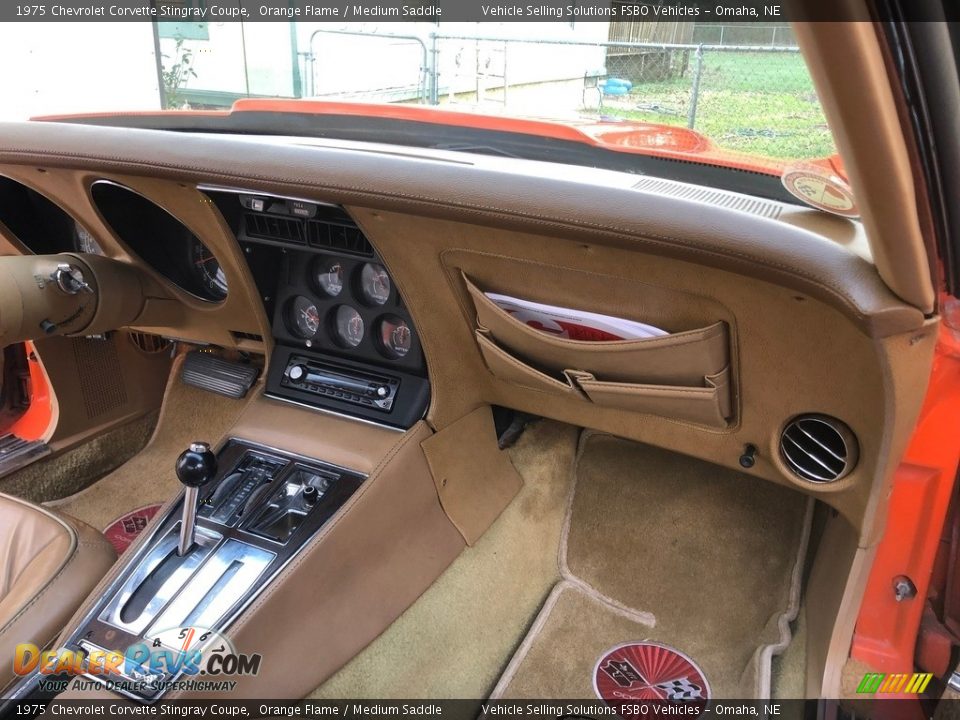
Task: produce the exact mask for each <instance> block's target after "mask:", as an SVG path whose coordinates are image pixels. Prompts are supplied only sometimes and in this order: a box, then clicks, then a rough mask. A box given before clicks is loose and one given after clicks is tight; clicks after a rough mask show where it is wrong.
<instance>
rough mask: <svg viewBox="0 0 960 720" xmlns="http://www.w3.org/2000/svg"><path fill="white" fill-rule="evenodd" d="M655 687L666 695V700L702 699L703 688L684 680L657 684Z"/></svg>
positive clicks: (678, 679)
mask: <svg viewBox="0 0 960 720" xmlns="http://www.w3.org/2000/svg"><path fill="white" fill-rule="evenodd" d="M657 687H658V688H659V689H660V690H663V691H664V692H665V693H666V694H667V700H699V699H700V698H701V697H703V695H701V690H702V689H703V688H701V687H700V686H699V685H694V684H693V683H692V682H690V681H689V680H687V679H686V678H677V679H676V680H667V681H666V682H662V683H657Z"/></svg>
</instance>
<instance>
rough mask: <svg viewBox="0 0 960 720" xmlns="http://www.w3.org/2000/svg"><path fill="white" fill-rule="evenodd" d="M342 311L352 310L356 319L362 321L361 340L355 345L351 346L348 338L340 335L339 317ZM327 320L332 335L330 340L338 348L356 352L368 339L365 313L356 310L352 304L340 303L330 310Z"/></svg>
mask: <svg viewBox="0 0 960 720" xmlns="http://www.w3.org/2000/svg"><path fill="white" fill-rule="evenodd" d="M341 310H352V311H353V312H354V313H355V314H356V317H357V318H358V319H359V320H360V325H361V327H362V329H361V331H360V339H359V340H357V342H356V343H355V344H351V343H350V342H349V340H348V339H347V338H345V337H343V336H342V335H341V334H340V328H339V322H340V319H339V315H340V311H341ZM327 318H328V319H327V327H328V330H329V333H330V338H331V339H332V340H333V342H334V343H335V344H336V345H337V346H339V347H340V348H342V349H344V350H356V349H357V348H358V347H360V346H361V345H363V341H364V340H366V338H367V322H366V320H364V319H363V313H361V312H360V310H359V309H357V308H355V307H354V306H353V305H351V304H350V303H339V304H337V305H334V306H333V307H332V308H330V312H329V314H328V316H327Z"/></svg>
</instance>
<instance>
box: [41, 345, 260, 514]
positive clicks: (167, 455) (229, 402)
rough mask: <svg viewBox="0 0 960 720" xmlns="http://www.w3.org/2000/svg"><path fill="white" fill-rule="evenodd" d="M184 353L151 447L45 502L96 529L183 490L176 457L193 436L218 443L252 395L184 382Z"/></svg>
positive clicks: (172, 374) (177, 362) (175, 368)
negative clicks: (227, 394) (80, 488)
mask: <svg viewBox="0 0 960 720" xmlns="http://www.w3.org/2000/svg"><path fill="white" fill-rule="evenodd" d="M182 363H183V356H180V357H179V358H177V359H176V360H175V361H174V363H173V368H172V369H171V371H170V380H169V382H168V384H167V390H166V394H165V395H164V398H163V406H162V408H161V410H160V419H159V420H158V422H157V427H156V429H155V430H154V433H153V437H151V438H150V442H149V443H147V446H146V447H145V448H144V449H143V450H142V451H141V452H139V453H138V454H137V455H135V456H134V457H132V458H131V459H130V460H129V461H128V462H127V463H125V464H124V465H121V466H120V467H119V468H117V469H116V470H115V471H114V472H112V473H110V474H109V475H106V476H105V477H103V478H102V479H101V480H99V481H97V482H96V483H94V484H93V485H91V486H90V487H88V488H87V489H86V490H83V491H81V492H79V493H76V494H75V495H71V496H70V497H67V498H64V499H63V500H57V501H55V502H51V503H46V505H47V506H48V507H55V508H56V509H57V510H58V511H61V512H65V513H67V514H68V515H72V516H73V517H75V518H79V519H80V520H83V521H84V522H85V523H87V524H89V525H92V526H93V527H95V528H98V529H102V528H105V527H106V526H107V525H109V524H110V523H111V522H112V521H113V520H114V518H116V517H117V514H118V513H123V512H129V511H130V510H133V509H134V508H138V507H143V506H144V505H147V504H153V503H165V502H167V501H168V500H170V499H171V498H172V497H173V496H174V495H175V494H176V493H178V492H179V491H180V483H179V481H178V480H177V476H176V473H175V472H174V463H175V462H176V459H177V456H178V455H179V454H180V453H181V452H183V451H184V449H186V447H187V446H188V445H189V444H190V443H191V442H192V441H194V440H207V441H209V442H211V443H216V442H217V441H219V440H220V439H221V438H222V437H223V435H224V434H225V433H226V432H227V431H228V430H229V429H230V428H231V427H232V426H233V425H234V423H235V422H236V420H237V418H238V417H239V415H240V412H241V411H242V410H243V408H244V407H245V406H246V404H247V402H248V400H249V398H252V397H255V396H256V395H257V393H256V392H255V391H254V390H251V391H250V392H249V393H248V394H247V399H243V400H235V399H233V398H228V397H225V396H223V395H216V394H214V393H211V392H207V391H205V390H200V389H198V388H195V387H192V386H190V385H184V384H183V383H182V382H181V381H180V366H181V364H182Z"/></svg>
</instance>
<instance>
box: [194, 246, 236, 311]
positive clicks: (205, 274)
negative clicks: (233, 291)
mask: <svg viewBox="0 0 960 720" xmlns="http://www.w3.org/2000/svg"><path fill="white" fill-rule="evenodd" d="M190 263H191V267H192V268H193V272H194V274H195V275H196V277H197V279H198V280H199V281H200V284H201V285H203V288H204V289H205V290H206V291H207V292H208V293H209V294H210V296H211V297H212V298H214V299H216V300H223V299H224V298H225V297H226V296H227V276H226V275H225V274H224V272H223V268H222V267H220V263H219V261H218V260H217V259H216V258H215V257H214V256H213V253H212V252H210V250H208V249H207V246H206V245H204V244H203V243H202V242H200V241H199V240H197V238H195V237H191V238H190Z"/></svg>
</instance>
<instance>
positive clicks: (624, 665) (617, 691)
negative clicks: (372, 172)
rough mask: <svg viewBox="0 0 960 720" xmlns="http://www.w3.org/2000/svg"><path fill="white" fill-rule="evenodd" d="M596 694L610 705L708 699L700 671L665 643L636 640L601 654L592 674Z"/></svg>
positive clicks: (707, 686) (708, 688) (706, 685)
mask: <svg viewBox="0 0 960 720" xmlns="http://www.w3.org/2000/svg"><path fill="white" fill-rule="evenodd" d="M593 687H594V690H596V693H597V697H599V698H600V699H601V700H603V701H604V702H606V703H607V704H608V705H610V706H611V707H613V708H617V707H618V706H620V705H623V704H625V703H628V702H630V701H632V700H643V701H657V700H660V701H663V702H690V701H692V702H701V703H705V702H706V701H707V700H709V699H710V685H709V683H707V679H706V677H704V674H703V671H702V670H700V668H699V667H697V665H696V664H695V663H694V662H693V661H692V660H691V659H690V658H688V657H687V656H686V655H684V654H683V653H681V652H680V651H678V650H674V649H673V648H671V647H668V646H667V645H661V644H660V643H653V642H636V643H626V644H624V645H618V646H617V647H615V648H611V649H610V650H608V651H607V652H605V653H604V654H603V656H602V657H601V658H600V660H598V661H597V664H596V667H595V669H594V674H593Z"/></svg>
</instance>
